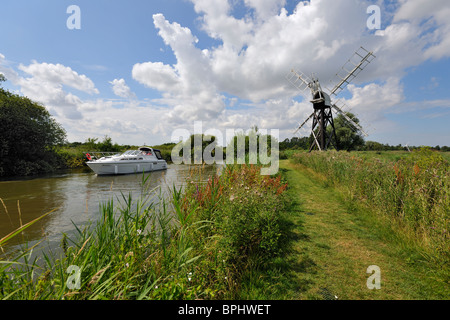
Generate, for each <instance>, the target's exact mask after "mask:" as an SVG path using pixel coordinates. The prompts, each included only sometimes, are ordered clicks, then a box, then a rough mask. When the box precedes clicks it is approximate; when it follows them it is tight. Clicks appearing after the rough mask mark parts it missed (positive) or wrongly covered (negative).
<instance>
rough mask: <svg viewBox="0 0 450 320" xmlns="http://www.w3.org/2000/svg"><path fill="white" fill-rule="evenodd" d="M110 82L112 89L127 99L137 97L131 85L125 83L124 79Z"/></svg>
mask: <svg viewBox="0 0 450 320" xmlns="http://www.w3.org/2000/svg"><path fill="white" fill-rule="evenodd" d="M109 83H110V84H112V86H113V87H112V90H113V92H114V94H115V95H116V96H119V97H121V98H127V99H134V98H136V94H135V93H134V92H132V91H131V89H130V87H129V86H128V85H127V84H126V83H125V80H124V79H114V80H113V81H110V82H109Z"/></svg>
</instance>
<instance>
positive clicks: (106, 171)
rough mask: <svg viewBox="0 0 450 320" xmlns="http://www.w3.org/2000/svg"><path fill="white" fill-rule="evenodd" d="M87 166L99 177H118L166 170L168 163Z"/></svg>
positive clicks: (93, 163) (104, 162)
mask: <svg viewBox="0 0 450 320" xmlns="http://www.w3.org/2000/svg"><path fill="white" fill-rule="evenodd" d="M86 164H87V165H88V166H89V168H91V169H92V171H94V172H95V173H96V174H98V175H118V174H133V173H143V172H151V171H158V170H166V169H167V163H166V161H164V160H158V161H98V160H97V161H88V162H86Z"/></svg>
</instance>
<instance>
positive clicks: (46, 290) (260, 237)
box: [0, 165, 286, 300]
mask: <svg viewBox="0 0 450 320" xmlns="http://www.w3.org/2000/svg"><path fill="white" fill-rule="evenodd" d="M198 170H201V168H198ZM259 170H260V167H257V166H247V165H242V166H233V167H226V168H224V170H223V171H222V172H221V174H220V175H219V174H217V175H214V176H211V177H210V178H209V180H208V181H207V182H201V181H195V180H192V178H191V177H189V178H188V181H187V184H186V186H185V187H176V186H173V187H172V188H171V189H170V191H169V194H168V195H162V194H161V189H160V188H158V189H154V190H146V189H145V188H144V186H145V185H146V182H147V179H148V177H145V176H143V179H142V185H143V193H142V196H141V197H140V198H139V199H132V197H131V195H126V194H122V196H121V197H118V198H116V199H110V200H109V201H107V202H104V203H101V204H100V206H99V212H100V217H99V219H98V221H96V222H93V223H91V224H90V225H88V226H85V227H79V226H75V229H76V236H74V237H68V236H67V235H62V237H61V246H60V249H59V250H56V251H53V252H52V251H50V252H48V251H45V252H44V251H42V252H39V253H38V254H36V251H37V250H40V249H38V247H37V246H34V247H28V245H27V244H24V246H23V250H22V251H21V252H20V253H19V254H18V255H16V256H14V257H12V258H9V259H5V260H0V299H26V300H34V299H39V300H40V299H44V300H49V299H58V300H60V299H64V300H74V299H75V300H79V299H82V300H84V299H94V300H96V299H108V300H112V299H118V300H140V299H223V298H238V297H239V295H240V286H241V280H242V277H243V275H245V274H246V273H248V272H251V271H252V270H255V269H258V268H263V267H264V266H265V265H266V264H267V263H269V261H270V259H271V258H272V257H275V256H277V255H279V254H280V253H281V252H282V248H283V245H282V241H283V237H282V234H283V230H282V212H283V207H284V199H283V197H284V190H285V189H286V184H285V183H283V182H282V181H281V178H280V177H267V176H261V175H259ZM154 199H158V201H154ZM48 214H50V213H48ZM31 223H33V221H32V222H30V223H27V224H25V225H23V227H22V228H21V229H18V230H16V231H15V232H13V233H12V234H10V235H8V236H7V237H4V238H2V239H0V245H2V244H4V243H5V242H6V241H8V240H9V239H11V237H13V236H16V235H17V234H19V233H20V232H21V230H23V228H25V227H28V226H29V225H30V224H31Z"/></svg>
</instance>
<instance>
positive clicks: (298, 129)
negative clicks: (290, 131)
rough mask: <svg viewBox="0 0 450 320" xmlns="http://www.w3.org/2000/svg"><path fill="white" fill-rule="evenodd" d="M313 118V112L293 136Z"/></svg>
mask: <svg viewBox="0 0 450 320" xmlns="http://www.w3.org/2000/svg"><path fill="white" fill-rule="evenodd" d="M313 116H314V112H313V113H311V115H310V116H309V117H308V119H306V120H305V121H303V123H302V124H301V125H300V126H299V127H298V128H297V130H295V131H294V134H296V133H297V132H298V131H299V130H300V129H301V128H302V127H303V126H304V125H305V124H306V123H307V122H308V121H309V119H311V118H312V117H313Z"/></svg>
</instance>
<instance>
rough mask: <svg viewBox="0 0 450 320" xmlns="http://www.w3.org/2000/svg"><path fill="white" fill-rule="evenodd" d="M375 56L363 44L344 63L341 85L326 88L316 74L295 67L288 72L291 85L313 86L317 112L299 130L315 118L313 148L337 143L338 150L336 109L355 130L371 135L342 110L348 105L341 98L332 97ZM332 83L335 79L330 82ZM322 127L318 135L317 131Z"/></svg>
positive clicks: (340, 77) (340, 74)
mask: <svg viewBox="0 0 450 320" xmlns="http://www.w3.org/2000/svg"><path fill="white" fill-rule="evenodd" d="M374 58H375V56H374V55H373V53H372V52H369V51H367V50H366V49H364V48H363V47H360V48H359V49H358V50H357V51H356V52H355V53H354V54H353V55H352V57H351V58H350V59H349V60H348V61H347V62H346V63H345V64H344V66H343V67H342V68H341V70H340V71H339V72H338V73H337V74H336V75H335V78H336V79H337V81H338V82H337V84H336V85H335V86H334V87H333V88H332V89H331V90H329V89H327V88H325V89H326V90H323V89H322V86H321V85H320V82H319V79H318V78H317V77H316V76H315V74H312V75H311V78H309V77H308V76H306V75H305V74H304V73H302V72H299V71H295V70H294V69H292V70H291V72H290V73H288V74H287V75H286V78H287V79H288V80H289V82H290V83H291V84H293V85H294V86H295V87H296V88H297V89H299V90H300V91H305V90H306V89H308V88H309V89H310V91H311V96H312V100H310V102H311V103H312V104H313V108H314V112H313V113H312V114H311V115H310V116H309V117H308V118H306V120H305V121H304V122H303V123H302V124H301V125H300V126H299V127H298V128H297V130H295V132H294V134H295V133H297V132H298V131H299V130H300V129H301V128H302V127H303V126H304V125H305V124H306V123H307V122H308V121H309V120H310V119H311V118H312V119H313V121H312V127H311V134H312V136H313V137H314V141H313V143H312V144H311V147H310V149H309V151H311V150H313V149H314V148H315V147H317V149H319V150H327V148H328V146H329V145H330V143H331V144H333V145H334V147H335V148H336V150H337V149H338V143H337V138H336V130H335V128H334V121H333V114H332V112H331V109H334V110H335V111H336V112H337V113H339V114H341V115H342V116H343V117H344V118H345V119H346V120H347V121H348V122H349V123H350V124H351V126H353V127H354V130H357V131H360V132H361V133H362V134H364V135H365V136H367V133H366V132H364V130H363V129H362V128H361V126H360V125H359V124H357V123H356V122H355V121H353V120H352V119H351V118H350V117H349V116H347V114H346V113H345V112H344V111H343V110H342V109H343V107H344V106H345V104H344V103H343V102H342V101H341V100H340V99H339V100H337V101H336V102H333V101H332V100H331V96H337V95H338V94H339V93H340V92H341V91H342V90H344V89H345V87H346V86H347V85H348V84H349V83H350V82H351V81H352V80H353V79H354V78H355V77H356V76H357V75H358V74H359V73H360V72H361V71H362V70H363V69H364V68H365V67H366V66H367V65H368V64H369V63H370V62H371V61H372V60H373V59H374ZM330 82H331V81H330ZM328 126H331V131H330V132H328V133H327V127H328ZM316 127H318V130H317V134H316V132H315V129H316Z"/></svg>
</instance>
